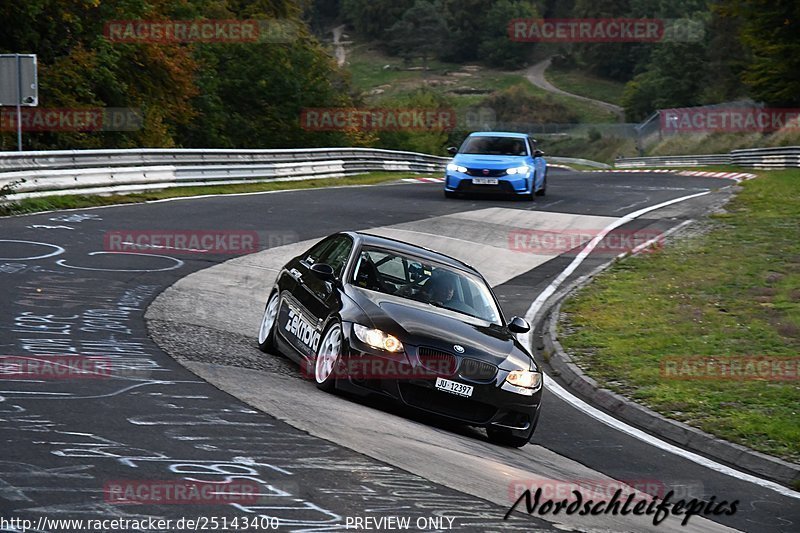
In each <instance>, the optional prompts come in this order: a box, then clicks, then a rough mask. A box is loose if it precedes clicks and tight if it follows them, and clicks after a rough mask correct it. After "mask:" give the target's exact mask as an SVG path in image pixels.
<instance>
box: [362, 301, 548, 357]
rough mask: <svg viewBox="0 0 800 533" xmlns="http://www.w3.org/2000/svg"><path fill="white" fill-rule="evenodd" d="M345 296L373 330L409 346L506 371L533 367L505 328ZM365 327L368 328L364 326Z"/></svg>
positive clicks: (413, 305) (408, 304) (426, 308)
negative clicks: (459, 348)
mask: <svg viewBox="0 0 800 533" xmlns="http://www.w3.org/2000/svg"><path fill="white" fill-rule="evenodd" d="M347 292H348V296H350V297H351V298H352V299H353V301H354V302H355V303H356V304H357V305H358V306H359V307H361V309H362V310H363V311H364V313H365V315H366V316H368V317H369V318H370V320H371V322H372V326H373V327H375V328H378V329H380V330H382V331H385V332H386V333H389V334H391V335H394V336H395V337H397V338H398V339H400V341H401V342H403V343H404V344H407V345H411V346H428V347H431V348H437V349H439V350H443V351H446V352H449V353H453V354H455V353H456V352H455V350H454V349H453V346H454V345H456V344H458V345H460V346H462V347H463V348H464V353H463V354H458V355H460V356H462V357H473V358H476V359H480V360H482V361H487V362H490V363H492V364H495V365H497V366H499V367H500V368H504V369H507V370H512V369H518V368H528V367H530V366H532V365H533V366H534V367H535V364H533V363H532V358H531V357H530V356H529V355H528V353H527V352H526V351H525V350H524V349H523V348H522V345H521V344H520V343H519V341H518V340H517V339H516V337H515V336H514V334H513V333H511V332H510V331H508V329H507V328H505V327H502V326H499V325H497V324H492V323H490V322H486V321H484V320H481V319H478V318H472V317H469V316H467V315H463V314H461V313H456V312H454V311H449V310H447V309H441V308H438V307H434V306H432V305H429V304H425V303H422V302H417V301H414V300H409V299H406V298H401V297H399V296H392V295H389V294H383V293H380V292H376V291H370V290H367V289H362V288H360V287H354V286H352V285H351V286H349V287H348V291H347ZM365 325H367V324H365Z"/></svg>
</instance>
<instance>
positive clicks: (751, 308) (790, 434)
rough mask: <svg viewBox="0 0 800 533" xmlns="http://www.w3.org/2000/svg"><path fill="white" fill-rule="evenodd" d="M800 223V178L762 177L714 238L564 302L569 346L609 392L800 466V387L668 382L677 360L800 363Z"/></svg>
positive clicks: (626, 268) (609, 276) (719, 218)
mask: <svg viewBox="0 0 800 533" xmlns="http://www.w3.org/2000/svg"><path fill="white" fill-rule="evenodd" d="M798 221H800V170H785V171H772V172H762V173H761V174H760V177H759V178H758V179H756V180H752V181H748V182H745V183H744V184H743V190H742V191H741V192H740V193H739V194H738V195H737V196H736V197H735V198H734V199H733V200H732V201H731V202H730V203H729V204H728V205H727V206H726V212H725V213H724V214H718V215H713V216H712V217H711V219H710V220H709V221H708V226H709V227H708V228H707V229H708V231H707V232H701V233H699V234H696V235H695V236H694V237H688V238H686V239H681V240H680V241H679V242H677V243H675V244H671V245H670V246H669V247H667V248H665V249H663V250H661V251H658V252H656V253H652V254H645V255H642V256H638V257H633V258H630V259H628V260H626V261H622V262H619V263H617V264H616V265H614V266H613V267H611V268H610V269H609V270H607V271H606V272H604V273H603V274H601V275H600V276H598V277H597V279H596V280H595V281H594V282H593V283H591V284H590V285H589V286H587V287H586V288H584V289H583V290H582V291H580V292H579V293H578V294H577V295H576V297H574V298H571V299H569V300H568V301H567V302H565V304H564V307H563V310H564V313H565V315H564V316H565V321H564V322H563V323H562V324H561V332H560V334H559V339H560V340H561V342H562V344H563V345H564V347H565V348H566V349H567V350H568V351H569V352H570V353H572V354H573V355H574V356H575V358H576V360H577V362H578V364H579V365H580V366H581V367H582V368H584V369H585V370H586V371H587V372H588V374H589V375H591V376H592V377H594V378H595V379H597V380H598V381H599V382H600V384H601V385H602V386H604V387H606V388H608V389H611V390H613V391H616V392H618V393H621V394H624V395H627V396H629V397H631V398H633V399H635V400H636V401H639V402H641V403H643V404H645V405H647V406H649V407H650V408H652V409H654V410H656V411H658V412H660V413H663V414H664V415H666V416H669V417H671V418H674V419H677V420H680V421H682V422H685V423H687V424H690V425H692V426H695V427H698V428H700V429H702V430H704V431H707V432H709V433H712V434H715V435H718V436H720V437H722V438H724V439H727V440H729V441H732V442H737V443H740V444H743V445H745V446H748V447H750V448H752V449H755V450H759V451H762V452H765V453H768V454H772V455H775V456H778V457H782V458H784V459H787V460H790V461H793V462H800V424H798V423H797V422H798V419H799V418H798V414H799V412H800V383H799V382H798V381H797V380H796V379H795V380H793V381H778V380H771V381H766V380H744V381H742V380H740V381H734V380H724V379H708V380H699V381H698V380H685V379H680V380H677V379H668V378H667V377H665V376H664V375H662V371H661V364H662V361H665V360H666V358H670V357H686V358H700V357H710V356H758V355H768V356H774V357H780V358H797V357H798V353H800V239H798V235H800V223H799V222H798ZM795 360H796V359H795ZM795 376H796V371H795Z"/></svg>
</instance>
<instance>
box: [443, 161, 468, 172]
mask: <svg viewBox="0 0 800 533" xmlns="http://www.w3.org/2000/svg"><path fill="white" fill-rule="evenodd" d="M447 170H449V171H450V172H461V173H462V174H466V173H467V167H462V166H461V165H456V164H455V163H449V164H448V165H447Z"/></svg>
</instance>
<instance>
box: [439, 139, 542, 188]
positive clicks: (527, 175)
mask: <svg viewBox="0 0 800 533" xmlns="http://www.w3.org/2000/svg"><path fill="white" fill-rule="evenodd" d="M448 152H450V153H451V154H453V155H454V157H453V160H452V161H451V162H450V163H449V164H448V165H447V170H446V172H445V180H444V195H445V196H447V197H448V198H452V197H454V196H458V195H461V194H476V193H477V194H506V195H512V196H517V197H522V198H525V199H527V200H533V197H534V196H544V194H545V190H546V188H547V162H546V161H545V160H544V157H543V155H544V153H543V152H542V151H541V150H537V149H536V141H535V140H534V139H531V138H530V136H528V135H526V134H524V133H505V132H497V131H489V132H475V133H471V134H470V135H469V136H468V137H467V138H466V139H465V140H464V142H463V143H462V144H461V148H458V149H456V148H448Z"/></svg>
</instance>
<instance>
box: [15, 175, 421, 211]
mask: <svg viewBox="0 0 800 533" xmlns="http://www.w3.org/2000/svg"><path fill="white" fill-rule="evenodd" d="M403 177H406V176H405V174H403V173H399V172H370V173H366V174H358V175H355V176H347V177H344V178H324V179H309V180H298V181H273V182H270V181H267V182H262V183H243V184H240V185H205V186H201V187H173V188H170V189H162V190H158V191H147V192H137V193H131V194H112V195H107V196H98V195H66V196H47V197H44V198H29V199H26V200H19V201H18V202H14V203H11V204H7V205H0V216H8V215H18V214H23V213H36V212H40V211H53V210H57V209H79V208H82V207H95V206H102V205H115V204H134V203H141V202H147V201H151V200H163V199H165V198H179V197H183V196H201V195H204V194H235V193H248V192H263V191H285V190H294V189H316V188H320V187H333V186H342V185H373V184H376V183H382V182H385V181H392V180H398V179H400V178H403Z"/></svg>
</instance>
